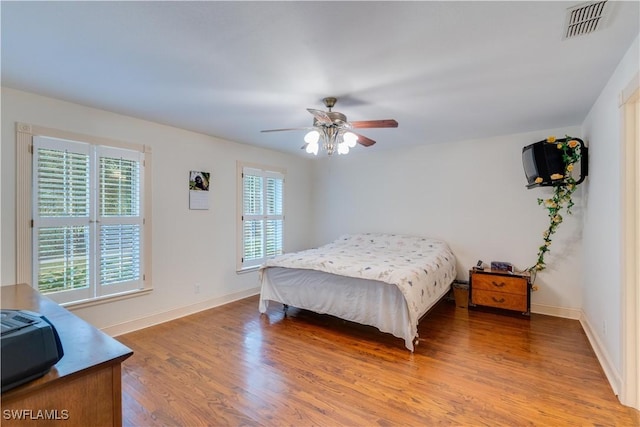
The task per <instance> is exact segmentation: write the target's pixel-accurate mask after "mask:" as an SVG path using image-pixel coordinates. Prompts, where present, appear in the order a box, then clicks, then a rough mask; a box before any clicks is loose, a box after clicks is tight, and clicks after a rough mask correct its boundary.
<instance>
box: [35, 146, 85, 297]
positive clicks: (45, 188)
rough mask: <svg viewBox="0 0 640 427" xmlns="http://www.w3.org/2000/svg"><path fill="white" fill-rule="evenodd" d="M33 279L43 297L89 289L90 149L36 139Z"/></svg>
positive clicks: (78, 293)
mask: <svg viewBox="0 0 640 427" xmlns="http://www.w3.org/2000/svg"><path fill="white" fill-rule="evenodd" d="M33 142H34V149H33V154H34V168H33V182H34V187H35V191H34V193H33V195H34V198H35V203H34V214H33V224H34V225H33V229H34V233H33V237H34V245H33V253H34V260H35V262H34V274H33V277H34V278H35V280H36V283H37V285H38V286H37V287H38V290H39V291H40V292H41V293H43V294H52V293H64V294H66V296H68V297H69V298H72V299H76V298H77V299H85V298H88V297H89V296H90V289H91V260H90V258H91V241H92V230H91V226H90V219H91V218H90V214H91V194H90V193H91V188H90V171H91V157H90V149H91V147H90V145H89V144H83V143H79V142H73V141H65V140H58V139H53V138H43V137H34V141H33Z"/></svg>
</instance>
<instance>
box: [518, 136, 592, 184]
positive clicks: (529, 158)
mask: <svg viewBox="0 0 640 427" xmlns="http://www.w3.org/2000/svg"><path fill="white" fill-rule="evenodd" d="M571 139H575V140H576V141H578V146H577V147H576V148H574V150H578V149H579V150H580V153H581V158H580V177H579V178H578V179H577V180H576V184H580V183H581V182H582V181H584V179H585V178H586V177H587V173H588V169H587V167H588V155H587V153H588V149H587V147H585V145H584V142H583V141H582V140H581V139H580V138H571ZM566 141H567V139H566V138H565V139H558V140H556V143H560V142H566ZM556 145H557V144H552V143H549V142H547V140H543V141H538V142H535V143H533V144H530V145H527V146H526V147H524V148H522V166H523V168H524V174H525V176H526V178H527V188H534V187H548V186H554V185H565V182H564V180H557V179H556V180H553V179H551V176H552V175H554V174H560V175H564V173H565V169H566V166H567V165H566V164H565V161H564V159H563V157H562V150H559V149H558V148H557V146H556ZM537 178H541V179H542V181H541V182H536V179H537ZM538 181H539V180H538Z"/></svg>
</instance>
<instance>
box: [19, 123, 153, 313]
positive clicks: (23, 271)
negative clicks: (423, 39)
mask: <svg viewBox="0 0 640 427" xmlns="http://www.w3.org/2000/svg"><path fill="white" fill-rule="evenodd" d="M36 136H41V137H46V138H55V139H62V140H69V141H78V142H82V143H86V144H88V145H89V146H91V147H94V146H103V147H104V149H105V150H108V149H109V148H114V149H124V150H129V151H134V152H138V153H139V154H141V156H142V164H141V165H140V167H141V168H140V181H141V185H143V186H144V187H143V191H142V192H141V199H140V210H141V215H142V220H141V221H142V226H141V227H142V228H141V236H142V237H141V238H142V241H141V242H140V245H141V248H142V249H141V254H140V273H141V284H142V287H140V288H139V289H134V290H130V289H122V290H121V291H120V292H118V293H109V294H106V295H104V294H102V293H101V292H98V293H97V294H96V295H95V296H90V297H89V298H84V299H81V300H76V301H65V300H64V299H59V298H56V296H55V295H56V293H50V294H46V295H47V297H49V298H51V299H53V300H54V301H56V300H59V303H60V304H61V305H63V306H67V307H69V306H73V307H79V306H90V305H94V304H99V303H103V302H106V301H112V300H118V299H122V298H128V297H131V296H135V295H141V294H146V293H148V292H150V291H151V290H152V275H151V271H152V265H151V260H152V246H151V224H152V222H151V195H152V188H151V173H152V168H151V166H152V151H151V147H149V146H148V145H145V144H134V143H129V142H123V141H117V140H113V139H109V138H103V137H97V136H91V135H83V134H78V133H73V132H67V131H62V130H57V129H51V128H46V127H41V126H36V125H31V124H27V123H19V122H17V123H16V152H17V156H16V160H17V165H16V280H17V283H27V284H29V285H30V286H32V287H33V288H35V289H38V285H37V283H36V282H37V280H36V279H35V278H34V271H36V270H35V269H36V266H35V264H36V260H35V259H34V250H33V244H34V239H33V233H34V230H35V229H34V217H33V191H34V188H35V182H34V180H33V179H34V178H33V173H34V171H33V169H34V161H35V154H34V148H33V146H34V145H33V144H34V137H36ZM91 173H95V174H97V173H98V172H97V168H96V170H94V171H92V172H91ZM96 194H97V192H96ZM92 197H94V196H92ZM96 238H99V236H97V235H96ZM94 242H95V244H99V242H97V241H96V240H95V239H94ZM94 242H92V244H94ZM98 263H99V261H98Z"/></svg>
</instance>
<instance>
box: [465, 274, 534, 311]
mask: <svg viewBox="0 0 640 427" xmlns="http://www.w3.org/2000/svg"><path fill="white" fill-rule="evenodd" d="M469 299H470V306H471V307H474V306H482V307H492V308H499V309H502V310H511V311H517V312H520V313H521V314H522V315H524V316H529V315H530V313H531V276H530V275H529V273H513V274H511V273H508V272H504V271H496V270H490V269H486V270H475V269H473V270H470V271H469Z"/></svg>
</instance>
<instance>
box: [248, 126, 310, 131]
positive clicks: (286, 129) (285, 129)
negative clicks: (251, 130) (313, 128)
mask: <svg viewBox="0 0 640 427" xmlns="http://www.w3.org/2000/svg"><path fill="white" fill-rule="evenodd" d="M305 129H310V128H309V127H304V128H284V129H265V130H261V131H260V132H282V131H288V130H305Z"/></svg>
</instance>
